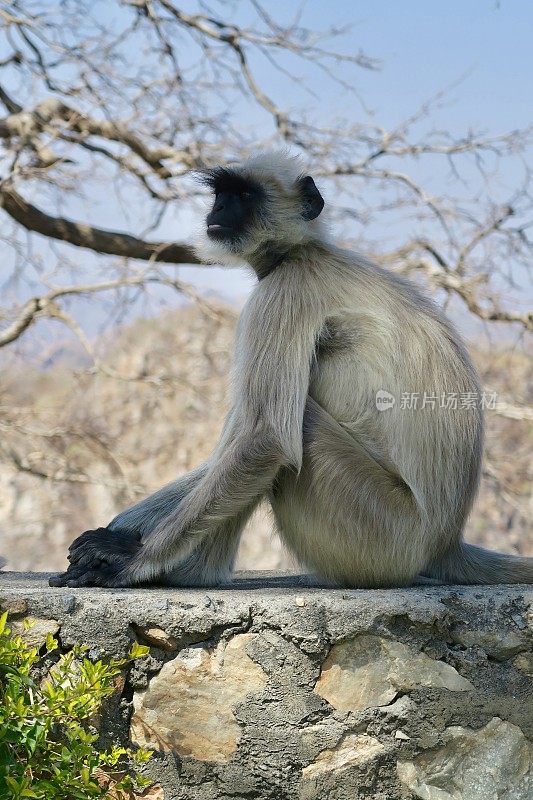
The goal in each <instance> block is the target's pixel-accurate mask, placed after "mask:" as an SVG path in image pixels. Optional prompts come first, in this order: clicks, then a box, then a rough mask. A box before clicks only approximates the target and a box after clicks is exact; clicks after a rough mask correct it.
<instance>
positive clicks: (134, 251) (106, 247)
mask: <svg viewBox="0 0 533 800" xmlns="http://www.w3.org/2000/svg"><path fill="white" fill-rule="evenodd" d="M0 205H1V207H2V208H3V209H4V211H6V212H7V213H8V214H9V216H10V217H12V218H13V219H14V220H15V221H16V222H18V223H19V224H20V225H22V226H23V227H24V228H26V230H28V231H35V232H36V233H40V234H41V235H42V236H48V237H49V238H52V239H58V240H60V241H64V242H68V243H69V244H73V245H75V246H76V247H86V248H87V249H89V250H94V251H95V252H97V253H107V254H108V255H113V256H121V257H123V258H135V259H140V260H141V261H164V262H166V263H168V264H199V263H200V261H199V259H198V257H197V256H196V254H195V253H194V250H193V249H192V247H190V246H188V245H186V244H176V243H173V242H145V241H144V240H143V239H138V238H137V237H136V236H130V235H129V234H127V233H120V232H119V231H106V230H103V229H102V228H95V227H93V226H92V225H87V224H85V223H81V222H73V221H72V220H70V219H66V218H64V217H52V216H51V215H50V214H46V213H45V212H44V211H41V210H40V209H39V208H37V207H36V206H34V205H32V204H31V203H28V202H27V201H26V200H24V198H23V197H21V195H20V194H18V192H16V191H15V190H14V189H12V188H9V187H8V186H6V185H5V184H4V185H3V186H2V187H1V188H0Z"/></svg>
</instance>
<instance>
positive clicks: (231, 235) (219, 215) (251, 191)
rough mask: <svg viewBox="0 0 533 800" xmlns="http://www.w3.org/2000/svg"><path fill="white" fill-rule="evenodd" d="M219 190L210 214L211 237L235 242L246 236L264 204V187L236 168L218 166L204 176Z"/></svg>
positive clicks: (208, 233) (208, 222)
mask: <svg viewBox="0 0 533 800" xmlns="http://www.w3.org/2000/svg"><path fill="white" fill-rule="evenodd" d="M204 180H205V182H206V183H207V184H208V185H209V186H210V187H211V189H212V190H213V192H214V194H215V202H214V204H213V208H212V210H211V212H210V213H209V214H208V215H207V219H206V223H207V235H208V236H209V238H210V239H213V240H215V241H220V242H226V243H234V242H237V241H239V240H240V239H242V238H243V237H244V236H245V234H246V232H247V230H248V229H249V227H250V225H251V223H252V221H253V220H254V218H255V217H256V216H257V215H258V214H259V212H260V209H261V206H262V205H263V204H264V198H265V195H264V191H263V189H262V188H261V187H260V186H258V185H257V184H255V183H254V182H253V181H249V180H247V179H246V178H244V177H243V176H241V175H238V174H237V173H235V172H232V170H229V169H225V168H217V169H215V170H213V172H210V173H209V174H208V175H207V176H206V177H204Z"/></svg>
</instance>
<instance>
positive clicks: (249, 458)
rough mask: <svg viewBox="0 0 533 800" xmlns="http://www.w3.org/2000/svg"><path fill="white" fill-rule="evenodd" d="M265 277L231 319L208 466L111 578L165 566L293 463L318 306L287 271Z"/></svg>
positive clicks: (134, 577)
mask: <svg viewBox="0 0 533 800" xmlns="http://www.w3.org/2000/svg"><path fill="white" fill-rule="evenodd" d="M271 277H272V280H269V278H267V279H265V280H264V281H262V282H261V284H259V286H258V287H257V289H256V291H255V292H254V295H253V296H252V298H251V300H250V301H249V303H248V305H247V307H246V309H245V311H244V312H243V316H242V317H241V321H240V323H239V330H238V335H237V353H236V371H235V381H234V392H235V399H234V406H233V410H232V415H231V419H230V420H229V421H228V424H227V426H226V429H225V432H224V435H223V437H222V440H221V442H220V444H219V446H218V447H217V449H216V451H215V454H214V456H213V458H212V460H211V464H210V467H209V469H208V471H207V473H206V475H205V477H204V478H203V479H202V480H201V481H200V482H199V484H198V486H197V487H196V488H195V489H193V491H192V492H190V494H189V495H188V496H187V498H186V499H185V500H184V502H183V503H182V504H181V505H180V506H179V507H178V508H177V509H176V511H175V512H173V513H172V514H170V515H169V516H167V517H166V518H165V519H164V520H163V521H162V522H161V524H160V525H158V526H157V528H156V529H155V530H154V531H153V533H152V534H151V535H150V536H149V537H147V538H146V541H145V542H143V547H142V548H141V550H140V551H139V553H138V554H137V555H136V556H135V558H134V559H133V562H132V564H131V565H130V566H129V567H128V568H127V569H126V570H125V571H124V573H123V575H122V576H119V581H120V580H122V581H123V582H124V584H125V585H128V584H129V583H131V582H140V581H141V582H142V581H147V580H152V579H154V578H155V577H157V576H158V575H160V574H161V572H167V571H169V570H171V569H172V567H173V565H175V564H176V563H179V562H180V561H182V560H183V559H184V558H185V557H187V555H188V554H189V553H190V552H191V550H192V549H194V548H195V547H197V546H198V544H199V543H200V542H201V541H202V540H203V539H205V538H206V537H209V536H211V535H213V534H214V533H215V532H216V530H217V529H219V528H220V526H221V525H223V524H225V523H226V522H227V521H228V520H230V519H232V518H234V517H236V516H238V515H239V514H241V513H242V512H243V510H244V509H246V508H247V507H248V506H250V505H251V504H253V503H255V502H256V501H257V499H258V498H260V497H262V496H263V495H264V494H265V493H266V492H267V491H268V489H269V488H270V487H271V485H272V482H273V480H274V478H275V477H276V475H277V473H278V471H279V469H280V468H281V467H282V466H288V465H290V466H293V467H294V468H295V469H298V468H299V467H300V464H301V458H302V438H303V437H302V425H303V415H304V408H305V401H306V397H307V391H308V387H309V374H310V368H311V362H312V358H313V354H314V348H315V343H316V339H317V336H318V332H319V331H320V329H321V327H322V323H323V317H324V311H323V308H322V305H321V303H320V301H319V300H317V301H316V303H313V302H312V301H310V300H309V295H310V293H309V292H305V291H303V290H302V287H301V285H298V284H297V282H295V281H294V275H290V276H289V277H290V280H289V281H287V280H285V281H284V280H283V277H284V276H283V275H275V276H271ZM285 277H286V276H285ZM280 283H281V285H279V284H280ZM316 294H317V293H316V292H315V294H314V296H316ZM304 298H305V299H304Z"/></svg>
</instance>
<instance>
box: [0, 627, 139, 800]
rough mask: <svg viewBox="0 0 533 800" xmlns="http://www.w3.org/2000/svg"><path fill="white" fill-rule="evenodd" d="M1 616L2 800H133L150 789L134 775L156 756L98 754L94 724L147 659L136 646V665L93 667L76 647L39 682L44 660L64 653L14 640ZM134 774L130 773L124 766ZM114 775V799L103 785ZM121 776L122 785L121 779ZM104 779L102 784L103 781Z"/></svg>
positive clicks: (50, 645)
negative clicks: (139, 661)
mask: <svg viewBox="0 0 533 800" xmlns="http://www.w3.org/2000/svg"><path fill="white" fill-rule="evenodd" d="M6 623H7V614H5V613H4V614H1V615H0V797H1V798H2V800H18V798H36V800H87V798H95V797H97V798H98V797H110V796H113V797H114V798H117V797H118V798H120V797H131V792H132V791H133V790H134V789H141V788H142V787H143V786H146V785H147V783H148V782H147V781H146V779H144V778H143V777H142V776H140V775H138V774H135V769H134V768H135V767H136V766H138V765H140V764H142V763H145V762H146V761H147V760H148V759H149V758H150V753H149V752H147V751H145V750H137V751H135V752H133V751H132V750H129V749H127V748H124V747H112V748H110V749H107V750H105V751H99V750H98V749H97V748H96V740H97V738H98V735H97V733H96V732H95V731H94V728H92V727H91V718H94V715H95V713H96V712H98V710H99V709H100V706H101V704H102V701H103V700H104V698H106V697H108V696H109V695H111V694H112V693H113V692H114V691H115V690H116V685H115V681H116V678H117V676H119V675H120V673H121V670H122V669H123V668H124V667H125V665H126V664H128V663H129V661H130V660H132V659H135V658H139V657H141V656H144V655H146V653H147V652H148V648H147V647H142V646H141V645H138V644H135V645H134V646H133V648H132V650H131V652H130V657H129V659H112V660H110V661H108V662H105V661H96V662H95V661H91V660H90V659H89V658H87V655H86V654H87V650H88V648H87V647H75V648H74V649H72V650H70V651H69V652H68V653H67V654H66V655H62V656H60V657H59V659H58V660H57V662H56V663H55V664H54V665H53V667H52V668H51V670H50V671H49V673H48V675H47V676H46V677H45V678H44V679H43V680H42V681H37V680H36V679H34V678H32V668H33V667H35V666H36V664H37V662H39V659H40V658H43V657H45V656H46V655H48V654H50V653H53V652H54V651H57V650H58V642H57V640H56V639H55V638H54V637H53V636H51V635H48V637H47V639H46V645H45V646H44V649H45V650H46V653H45V654H44V655H43V654H42V653H41V655H40V654H39V651H38V649H37V648H35V647H30V646H29V645H28V644H27V643H26V642H25V641H24V639H23V638H22V637H21V636H12V635H11V631H10V629H9V628H8V627H7V625H6ZM125 762H127V763H128V764H129V765H132V767H133V771H134V774H132V773H131V771H129V772H128V773H125V772H124V763H125ZM110 773H112V774H114V778H115V779H116V781H117V782H116V784H115V780H113V781H112V782H111V785H112V786H113V793H112V795H111V794H110V789H109V784H107V788H105V786H103V785H102V783H104V784H105V783H106V781H105V780H104V781H102V777H105V776H106V775H108V774H110ZM117 773H118V777H117ZM99 779H100V780H99Z"/></svg>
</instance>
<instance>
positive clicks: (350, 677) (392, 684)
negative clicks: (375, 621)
mask: <svg viewBox="0 0 533 800" xmlns="http://www.w3.org/2000/svg"><path fill="white" fill-rule="evenodd" d="M417 685H422V686H434V687H439V688H444V689H450V690H451V691H454V692H464V691H468V690H470V689H473V688H474V687H473V686H472V684H471V683H470V681H468V680H467V679H466V678H463V677H462V676H461V675H459V673H458V672H457V670H456V669H454V667H451V666H450V665H449V664H445V663H443V662H442V661H435V660H434V659H432V658H429V657H428V656H427V655H426V654H425V653H417V652H416V651H413V650H412V649H411V648H409V647H407V646H406V645H405V644H403V643H402V642H397V641H393V640H392V641H391V640H389V639H384V638H383V637H381V636H370V635H366V634H362V635H361V636H357V637H355V638H354V639H349V640H348V641H346V642H342V643H341V644H336V645H334V646H333V648H332V649H331V652H330V653H329V655H328V657H327V659H326V660H325V661H324V664H323V667H322V673H321V675H320V678H319V680H318V682H317V684H316V686H315V692H316V693H317V694H319V695H320V696H321V697H323V698H324V699H325V700H327V701H328V703H330V704H331V705H332V706H333V707H334V708H337V709H339V710H340V711H361V710H362V709H365V708H372V707H374V706H384V705H388V704H389V703H391V702H392V701H393V700H394V698H395V697H396V695H397V694H398V692H400V691H401V692H408V691H410V690H411V689H413V688H414V687H415V686H417Z"/></svg>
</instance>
